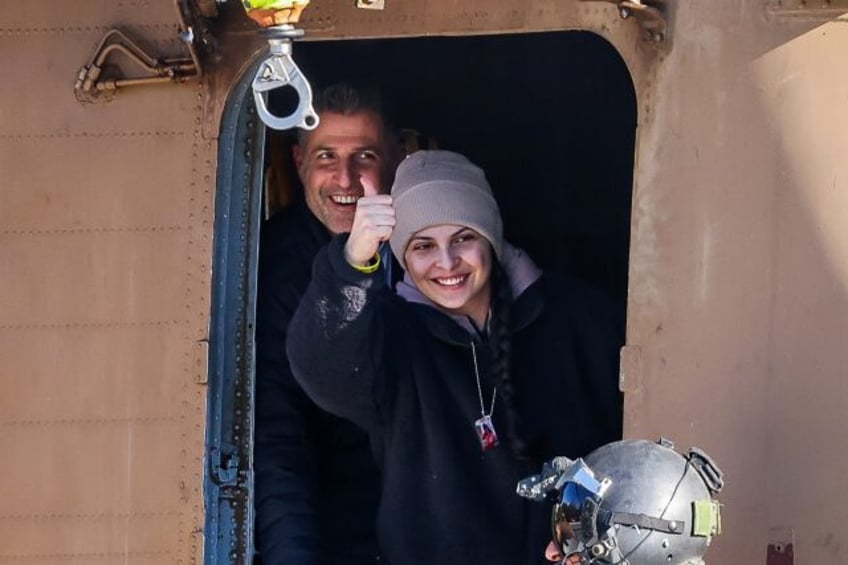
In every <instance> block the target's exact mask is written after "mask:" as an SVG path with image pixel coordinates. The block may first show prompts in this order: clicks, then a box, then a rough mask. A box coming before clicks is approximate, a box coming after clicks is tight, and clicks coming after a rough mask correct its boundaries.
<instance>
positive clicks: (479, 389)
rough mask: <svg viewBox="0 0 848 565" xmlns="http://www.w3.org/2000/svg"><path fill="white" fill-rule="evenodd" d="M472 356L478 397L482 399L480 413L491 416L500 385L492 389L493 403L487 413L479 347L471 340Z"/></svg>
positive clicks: (486, 416) (487, 416)
mask: <svg viewBox="0 0 848 565" xmlns="http://www.w3.org/2000/svg"><path fill="white" fill-rule="evenodd" d="M471 357H472V358H473V359H474V377H476V379H477V397H478V398H479V399H480V415H481V416H483V417H484V418H491V417H492V413H493V412H494V411H495V399H496V398H497V394H498V387H497V386H495V388H494V389H492V405H491V407H490V408H489V413H488V414H486V407H485V406H484V404H483V387H482V386H481V385H480V369H479V368H478V367H477V348H476V347H474V342H473V341H472V342H471Z"/></svg>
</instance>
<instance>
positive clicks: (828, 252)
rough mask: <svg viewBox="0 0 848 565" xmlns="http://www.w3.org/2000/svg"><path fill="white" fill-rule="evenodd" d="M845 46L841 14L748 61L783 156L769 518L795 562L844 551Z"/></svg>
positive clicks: (847, 511)
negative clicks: (791, 547) (790, 543)
mask: <svg viewBox="0 0 848 565" xmlns="http://www.w3.org/2000/svg"><path fill="white" fill-rule="evenodd" d="M846 50H848V19H846V20H844V21H841V22H833V23H829V24H826V25H822V26H820V27H816V28H815V29H812V30H810V31H809V32H808V33H806V34H804V35H802V36H799V37H797V38H795V39H794V40H792V41H790V42H787V43H785V44H783V45H780V46H778V47H776V48H775V49H772V50H771V51H769V52H767V53H764V54H763V55H762V56H761V57H760V58H759V59H757V60H756V61H755V64H754V70H755V72H756V76H757V81H758V83H759V84H760V85H761V86H762V88H761V91H760V93H761V101H762V103H763V107H764V111H765V112H766V114H767V116H768V117H769V123H770V125H771V127H772V131H773V135H774V137H775V139H776V140H777V141H778V144H779V148H778V149H779V154H780V156H781V159H780V168H779V172H780V176H781V183H780V184H779V185H777V187H776V190H775V208H774V214H775V216H774V222H775V241H774V248H775V253H774V272H775V285H774V290H773V292H772V298H773V311H772V338H771V350H770V358H771V363H772V365H771V375H770V381H769V385H770V386H769V391H768V396H767V400H768V408H769V418H768V426H767V428H768V435H767V445H768V456H769V461H770V463H771V464H772V465H774V471H773V472H772V473H770V480H769V482H768V491H767V494H768V501H769V505H768V508H769V516H771V517H772V519H771V520H770V525H771V526H773V527H775V528H778V527H780V528H783V529H784V530H786V529H790V530H793V531H794V535H795V537H796V540H797V542H796V549H795V554H796V556H798V557H797V559H798V562H799V563H811V562H822V563H824V562H829V563H841V562H845V561H846V560H848V548H846V547H845V545H844V543H843V542H842V540H843V539H844V537H845V534H846V527H845V524H846V521H848V507H846V504H845V502H846V500H848V499H846V496H845V495H844V494H842V492H841V491H842V483H843V480H844V470H845V468H846V464H848V455H846V450H845V448H846V447H848V431H846V430H848V416H846V411H845V406H846V405H848V354H846V348H845V343H846V339H845V336H846V329H847V328H848V80H846V75H845V73H840V72H837V71H836V70H837V69H840V68H841V69H844V68H845V53H846ZM785 460H788V461H786V463H785V464H783V465H778V464H777V463H778V462H780V461H785ZM799 481H800V488H799ZM783 535H786V534H783Z"/></svg>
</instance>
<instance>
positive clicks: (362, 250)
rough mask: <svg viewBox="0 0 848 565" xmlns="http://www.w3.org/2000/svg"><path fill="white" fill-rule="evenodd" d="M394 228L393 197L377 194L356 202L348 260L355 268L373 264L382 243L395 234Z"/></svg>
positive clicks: (347, 246)
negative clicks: (393, 232) (372, 261)
mask: <svg viewBox="0 0 848 565" xmlns="http://www.w3.org/2000/svg"><path fill="white" fill-rule="evenodd" d="M367 193H368V192H367V191H366V194H367ZM394 227H395V209H394V207H393V206H392V197H391V196H389V195H388V194H376V195H373V196H363V197H362V198H360V199H359V201H358V202H357V203H356V213H355V214H354V216H353V227H351V228H350V237H348V239H347V243H346V244H345V249H344V254H345V259H346V260H347V262H348V263H349V264H351V265H353V266H354V267H361V266H363V265H367V264H368V263H370V262H371V260H372V259H373V258H374V255H375V254H376V253H377V249H379V247H380V244H381V243H383V242H384V241H386V240H387V239H389V236H390V235H392V230H394Z"/></svg>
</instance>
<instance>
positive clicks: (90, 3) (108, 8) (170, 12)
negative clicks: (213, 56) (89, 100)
mask: <svg viewBox="0 0 848 565" xmlns="http://www.w3.org/2000/svg"><path fill="white" fill-rule="evenodd" d="M12 3H13V4H15V6H13V7H4V9H3V10H0V29H3V30H4V31H5V32H6V33H13V34H17V33H25V32H28V31H36V32H43V31H49V30H56V29H64V30H79V29H83V30H86V29H87V30H94V29H103V30H104V31H105V30H106V29H108V27H111V26H115V25H120V26H123V25H143V26H147V27H148V28H151V29H163V28H173V29H176V27H177V18H176V11H175V9H174V7H173V2H170V1H169V0H124V1H119V2H114V1H112V2H110V1H109V0H65V1H63V2H59V3H56V2H12ZM10 4H11V3H10ZM18 4H20V5H18ZM92 47H93V46H92Z"/></svg>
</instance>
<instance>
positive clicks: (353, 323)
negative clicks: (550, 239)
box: [287, 151, 621, 565]
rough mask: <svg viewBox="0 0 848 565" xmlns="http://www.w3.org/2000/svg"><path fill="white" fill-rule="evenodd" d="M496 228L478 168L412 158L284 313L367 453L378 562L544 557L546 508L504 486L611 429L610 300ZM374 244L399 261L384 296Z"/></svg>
mask: <svg viewBox="0 0 848 565" xmlns="http://www.w3.org/2000/svg"><path fill="white" fill-rule="evenodd" d="M502 232H503V227H502V220H501V215H500V212H499V209H498V205H497V202H496V201H495V199H494V197H493V196H492V191H491V187H490V186H489V183H488V181H487V179H486V176H485V174H484V173H483V171H482V170H481V169H480V168H479V167H477V166H475V165H474V164H472V163H471V162H470V161H468V160H467V159H466V158H465V157H463V156H462V155H459V154H457V153H452V152H447V151H418V152H416V153H413V154H412V155H410V156H409V157H407V158H406V159H405V160H404V161H403V162H402V163H401V165H400V167H398V170H397V173H396V177H395V181H394V184H393V186H392V192H391V195H375V196H364V197H363V198H361V199H360V200H359V201H358V203H357V208H356V214H355V217H354V220H353V227H352V229H351V232H350V234H349V235H347V234H344V235H341V236H337V237H335V238H334V239H333V240H332V241H331V243H330V244H329V246H328V247H326V248H324V249H323V250H322V251H321V252H319V254H318V256H317V258H316V261H315V267H314V276H313V279H312V282H311V283H310V286H309V289H308V290H307V293H306V295H305V297H304V299H303V301H302V302H301V304H300V306H299V308H298V310H297V312H296V314H295V317H294V318H293V320H292V323H291V325H290V331H289V334H290V339H289V342H288V345H287V351H288V354H289V360H290V362H291V367H292V370H293V371H294V374H295V377H296V378H297V379H298V381H299V382H300V383H301V385H302V386H303V388H304V390H305V391H306V393H307V394H308V395H310V396H311V397H312V399H313V400H314V401H315V402H316V403H317V404H318V405H319V406H321V407H323V408H324V409H326V410H328V411H330V412H332V413H335V414H337V415H339V416H342V417H344V418H346V419H349V420H351V421H353V422H355V423H357V424H358V425H360V426H361V427H362V428H364V429H365V430H367V432H368V433H369V435H370V437H371V442H372V445H374V446H376V452H377V453H378V454H380V459H381V461H380V463H381V468H382V469H383V476H382V496H381V502H380V508H379V514H378V524H377V529H378V536H379V540H380V543H381V550H382V552H383V554H384V555H385V557H386V558H387V559H388V561H389V562H393V563H402V562H419V563H468V562H472V561H475V562H476V561H479V562H484V563H489V564H494V565H500V564H504V565H507V564H513V563H521V562H529V563H533V562H537V563H542V562H544V548H545V545H546V544H547V542H548V539H547V537H548V536H549V535H550V534H549V532H550V530H549V527H548V526H547V522H548V516H547V511H546V509H544V508H542V509H540V508H536V507H534V505H529V504H525V501H523V500H522V499H520V498H519V497H517V496H516V495H515V494H514V493H515V486H516V484H517V482H518V480H519V479H520V478H521V474H522V472H523V470H524V469H527V465H528V464H530V465H531V466H533V465H538V464H541V462H542V461H544V460H547V459H550V458H552V457H554V456H556V455H562V454H566V455H568V456H571V457H576V456H579V455H582V454H585V453H588V452H589V451H591V450H592V449H593V448H595V447H598V446H600V445H602V444H605V443H607V442H609V441H612V440H615V439H618V438H619V437H620V433H621V420H620V415H621V406H620V401H621V399H620V394H619V392H618V387H617V384H618V372H617V368H618V347H619V346H620V344H621V326H620V323H619V320H617V319H616V316H615V315H614V309H611V308H610V305H609V304H608V303H607V302H606V301H605V300H604V299H603V298H601V297H600V296H599V295H597V294H596V293H594V292H592V291H590V290H588V289H586V288H585V287H582V286H581V285H579V284H577V283H576V282H574V281H572V280H564V279H562V278H557V277H551V276H548V275H542V273H541V271H540V270H539V269H538V268H537V267H536V266H535V264H534V263H533V262H532V261H531V260H530V258H529V257H528V256H527V255H526V254H524V253H523V252H522V251H521V250H519V249H517V248H515V247H513V246H512V245H510V244H509V243H507V242H505V241H504V240H503V236H502ZM386 240H388V241H389V243H390V244H391V248H392V252H393V253H394V255H395V257H396V258H397V259H398V261H399V262H400V263H401V265H403V266H404V267H405V268H406V271H407V273H406V275H405V278H404V280H403V281H401V282H400V283H398V285H397V292H396V293H395V292H392V289H391V288H389V286H388V285H387V284H386V282H385V277H384V276H383V274H382V273H381V272H379V271H380V269H377V272H374V270H373V269H370V268H366V267H365V266H366V265H368V264H369V263H370V262H371V261H372V258H373V257H374V255H375V253H376V252H377V250H378V249H379V247H380V245H382V243H383V242H384V241H386ZM563 413H565V414H569V415H570V417H571V418H572V421H573V422H574V425H575V427H574V429H571V428H569V427H567V426H563V425H562V423H561V422H560V421H557V420H556V419H555V418H556V415H557V414H563ZM537 506H541V505H537ZM410 508H416V511H415V512H410V511H409V509H410ZM528 556H529V557H528ZM528 558H529V561H528Z"/></svg>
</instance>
